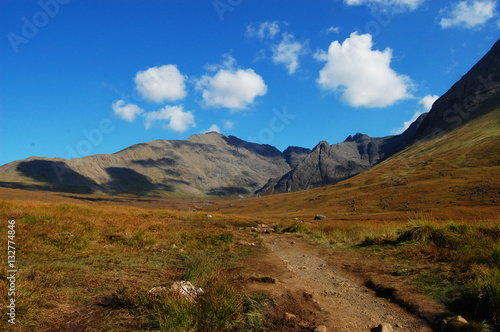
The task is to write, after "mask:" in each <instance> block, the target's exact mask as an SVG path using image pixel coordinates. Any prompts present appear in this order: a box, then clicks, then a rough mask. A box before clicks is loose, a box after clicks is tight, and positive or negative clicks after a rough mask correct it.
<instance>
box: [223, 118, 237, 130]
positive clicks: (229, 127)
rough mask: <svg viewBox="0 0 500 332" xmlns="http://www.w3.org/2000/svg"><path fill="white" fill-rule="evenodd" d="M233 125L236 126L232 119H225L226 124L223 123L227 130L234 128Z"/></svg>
mask: <svg viewBox="0 0 500 332" xmlns="http://www.w3.org/2000/svg"><path fill="white" fill-rule="evenodd" d="M233 126H234V123H233V121H231V120H226V121H224V124H223V125H222V127H223V128H224V129H226V130H229V129H231V128H233Z"/></svg>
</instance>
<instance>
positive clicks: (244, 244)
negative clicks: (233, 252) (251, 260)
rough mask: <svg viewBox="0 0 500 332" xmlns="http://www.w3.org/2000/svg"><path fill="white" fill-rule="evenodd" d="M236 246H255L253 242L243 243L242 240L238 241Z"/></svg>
mask: <svg viewBox="0 0 500 332" xmlns="http://www.w3.org/2000/svg"><path fill="white" fill-rule="evenodd" d="M238 244H239V245H241V246H248V247H253V246H255V243H254V242H245V241H242V240H239V241H238Z"/></svg>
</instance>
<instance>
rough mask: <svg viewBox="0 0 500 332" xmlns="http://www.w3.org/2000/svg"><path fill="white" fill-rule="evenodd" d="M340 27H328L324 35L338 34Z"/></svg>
mask: <svg viewBox="0 0 500 332" xmlns="http://www.w3.org/2000/svg"><path fill="white" fill-rule="evenodd" d="M339 32H340V27H329V28H328V29H326V33H339Z"/></svg>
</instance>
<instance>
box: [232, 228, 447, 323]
mask: <svg viewBox="0 0 500 332" xmlns="http://www.w3.org/2000/svg"><path fill="white" fill-rule="evenodd" d="M261 238H262V240H263V244H264V245H265V246H266V248H267V250H266V251H265V254H263V256H259V257H253V258H251V259H250V260H249V261H248V262H246V264H245V265H246V266H247V268H246V270H245V271H244V272H243V273H244V274H245V275H246V276H241V277H242V278H243V279H245V280H247V281H246V282H245V283H244V287H245V288H246V290H247V291H262V292H264V293H266V294H267V295H268V296H269V297H270V299H271V300H272V304H271V306H270V311H269V318H270V321H271V322H272V330H273V331H313V330H314V329H315V328H316V327H318V326H320V325H324V326H325V327H327V330H328V331H371V330H374V329H375V328H376V327H377V326H378V325H379V324H381V323H389V324H391V325H392V327H393V328H394V330H395V331H419V332H421V331H432V329H431V328H430V324H432V323H433V322H435V321H436V320H437V319H438V318H439V317H442V316H447V312H446V310H445V309H444V308H443V307H442V306H440V305H439V304H437V303H436V302H435V301H434V300H432V299H431V298H429V297H427V296H424V295H421V294H418V292H417V291H416V289H414V288H413V287H412V286H411V285H408V283H407V282H406V281H404V280H402V278H401V277H396V276H392V275H390V274H388V273H387V271H388V270H390V266H387V265H386V264H385V263H382V262H380V261H377V260H375V259H373V258H372V257H370V256H369V255H367V254H365V253H360V252H357V251H354V250H345V249H322V248H320V247H318V246H317V245H312V244H308V243H305V242H304V241H303V240H302V239H301V238H300V237H299V236H295V235H290V234H262V235H261ZM370 278H374V279H375V280H377V282H378V281H379V280H380V282H382V283H383V284H387V285H389V284H390V285H391V286H393V287H394V288H396V289H397V291H396V292H395V294H394V296H392V297H391V299H386V298H382V297H379V296H377V293H376V292H375V291H373V290H371V289H369V288H368V287H366V286H365V283H366V281H367V280H368V279H370Z"/></svg>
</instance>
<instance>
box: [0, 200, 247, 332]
mask: <svg viewBox="0 0 500 332" xmlns="http://www.w3.org/2000/svg"><path fill="white" fill-rule="evenodd" d="M0 218H1V220H3V222H2V225H3V227H4V231H5V232H4V233H5V235H4V236H3V238H2V240H1V243H2V244H4V245H2V247H4V248H6V241H7V220H11V219H15V220H16V238H15V243H16V259H17V268H18V273H17V280H16V288H17V290H18V292H17V294H16V295H17V296H16V304H17V305H16V310H17V313H16V314H17V318H18V319H17V324H16V325H15V326H11V325H10V324H8V323H7V322H6V320H5V319H3V320H2V322H1V323H0V325H1V326H2V327H3V328H4V329H12V328H13V327H14V328H15V330H18V331H27V330H37V331H43V330H48V329H56V330H57V329H62V328H63V327H65V326H66V327H68V326H70V325H71V324H76V325H77V326H80V327H85V326H87V325H88V326H89V327H92V328H94V329H97V330H103V329H105V328H106V329H120V328H122V327H123V326H122V325H116V324H118V323H117V321H118V322H120V323H119V324H122V323H123V321H129V323H128V324H131V325H130V326H129V327H128V328H133V327H134V326H135V325H134V324H137V322H138V320H137V319H135V318H130V315H131V314H133V312H132V313H131V311H129V310H124V309H123V308H121V309H120V310H115V311H116V312H115V313H113V314H111V313H110V311H113V309H112V308H110V307H108V306H107V304H106V303H107V302H108V301H109V299H111V298H113V296H115V295H114V294H117V292H119V291H120V290H123V289H126V290H127V289H128V290H133V292H138V293H139V294H146V292H147V290H148V289H150V288H152V287H154V286H159V285H164V286H168V285H169V283H172V282H173V281H178V280H182V279H184V278H187V279H188V280H192V281H193V282H195V281H196V282H198V281H199V282H200V283H202V282H203V281H202V280H204V278H206V277H208V276H210V275H212V274H213V273H217V274H218V276H222V280H221V282H224V280H225V279H224V278H229V276H228V275H227V276H225V272H224V271H226V270H227V269H232V268H235V267H238V266H239V263H238V262H239V259H240V258H241V257H243V256H244V255H247V254H250V253H251V252H252V249H251V248H248V247H243V246H238V245H236V242H237V241H238V240H245V241H251V242H255V238H254V236H253V235H251V234H250V233H246V232H238V233H237V232H235V228H236V227H240V226H241V225H245V226H250V225H254V224H255V222H254V221H253V219H248V218H237V217H235V216H228V217H225V216H222V215H219V214H213V215H212V218H207V215H206V213H201V212H189V211H173V210H146V209H140V208H134V207H126V206H109V205H84V204H69V203H61V204H54V203H37V202H31V201H30V202H19V201H10V202H6V201H1V202H0ZM174 244H175V247H173V245H174ZM5 255H6V251H5V250H4V251H2V253H1V256H0V257H1V259H2V262H6V257H5ZM5 274H6V268H5V266H3V268H2V269H1V277H2V278H1V280H0V294H2V295H1V296H2V298H3V299H4V300H5V301H2V304H1V307H0V310H2V312H5V311H6V308H5V303H7V302H6V301H7V300H8V297H7V283H6V275H5ZM227 291H228V292H230V291H231V290H230V289H229V288H227ZM143 296H145V297H146V298H147V295H143ZM237 300H238V301H240V303H243V300H244V299H243V298H237ZM207 305H208V304H207ZM233 314H236V315H243V314H244V313H243V312H242V311H241V312H240V311H238V312H236V313H233ZM87 316H88V317H87ZM132 316H133V315H132ZM231 317H232V316H231ZM193 319H195V321H196V319H199V317H198V318H193ZM220 319H222V317H220ZM228 319H229V318H228ZM153 320H154V319H153ZM149 323H151V322H149ZM151 324H152V326H153V325H155V324H154V322H153V323H151ZM196 324H198V322H196ZM214 324H216V323H214ZM221 324H224V323H223V322H221ZM125 325H126V324H125ZM155 326H156V325H155ZM136 327H137V326H136Z"/></svg>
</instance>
